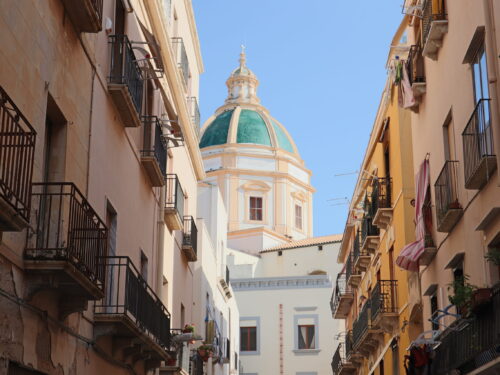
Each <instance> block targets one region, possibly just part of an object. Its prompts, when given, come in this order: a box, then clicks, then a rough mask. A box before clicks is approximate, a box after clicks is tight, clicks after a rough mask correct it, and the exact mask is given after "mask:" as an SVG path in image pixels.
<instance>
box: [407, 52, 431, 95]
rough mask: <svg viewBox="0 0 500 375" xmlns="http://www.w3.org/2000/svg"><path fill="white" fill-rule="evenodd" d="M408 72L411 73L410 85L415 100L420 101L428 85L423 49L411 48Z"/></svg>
mask: <svg viewBox="0 0 500 375" xmlns="http://www.w3.org/2000/svg"><path fill="white" fill-rule="evenodd" d="M408 70H409V72H410V76H409V79H410V84H411V89H412V91H413V96H414V97H415V99H417V100H420V97H421V96H422V95H423V94H425V92H426V90H427V84H426V83H425V68H424V57H423V55H422V47H420V45H418V44H414V45H413V46H411V47H410V52H409V53H408Z"/></svg>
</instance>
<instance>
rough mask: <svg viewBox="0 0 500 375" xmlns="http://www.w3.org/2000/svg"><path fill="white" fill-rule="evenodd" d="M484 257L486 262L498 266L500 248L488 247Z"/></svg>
mask: <svg viewBox="0 0 500 375" xmlns="http://www.w3.org/2000/svg"><path fill="white" fill-rule="evenodd" d="M484 257H485V258H486V260H487V261H488V262H490V263H493V264H494V265H495V266H500V248H498V247H492V248H490V249H489V250H488V252H487V253H486V255H485V256H484Z"/></svg>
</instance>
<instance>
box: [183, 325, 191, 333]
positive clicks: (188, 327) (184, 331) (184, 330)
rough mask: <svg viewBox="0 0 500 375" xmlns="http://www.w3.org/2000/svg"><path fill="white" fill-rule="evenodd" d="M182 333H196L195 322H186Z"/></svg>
mask: <svg viewBox="0 0 500 375" xmlns="http://www.w3.org/2000/svg"><path fill="white" fill-rule="evenodd" d="M182 333H194V324H186V325H185V326H184V328H183V329H182Z"/></svg>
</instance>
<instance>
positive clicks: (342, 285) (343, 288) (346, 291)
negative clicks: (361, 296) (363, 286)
mask: <svg viewBox="0 0 500 375" xmlns="http://www.w3.org/2000/svg"><path fill="white" fill-rule="evenodd" d="M353 301H354V293H353V291H352V289H351V286H350V285H349V284H347V276H346V274H345V273H340V274H338V276H337V282H336V284H335V290H334V291H333V294H332V299H331V301H330V307H331V310H332V316H333V319H345V318H347V315H348V314H349V311H350V310H351V306H352V302H353Z"/></svg>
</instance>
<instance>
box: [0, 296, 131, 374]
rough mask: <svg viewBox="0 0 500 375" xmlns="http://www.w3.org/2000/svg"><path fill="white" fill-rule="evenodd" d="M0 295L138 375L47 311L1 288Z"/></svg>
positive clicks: (116, 364)
mask: <svg viewBox="0 0 500 375" xmlns="http://www.w3.org/2000/svg"><path fill="white" fill-rule="evenodd" d="M0 295H1V296H3V297H5V298H7V299H8V300H10V301H11V302H14V303H16V304H18V305H19V306H23V307H25V308H26V309H28V310H30V311H32V312H34V313H35V314H37V315H39V316H40V317H41V318H42V319H45V320H47V321H49V322H51V323H53V324H54V325H56V326H58V327H59V328H61V329H62V330H63V331H64V332H66V333H67V334H69V335H70V336H73V337H75V338H76V339H78V340H80V341H83V342H84V343H86V344H87V345H88V346H91V347H92V349H94V351H95V352H96V353H97V354H98V355H99V356H100V357H102V358H103V359H104V360H106V361H108V362H109V363H111V364H113V365H115V366H118V367H121V368H124V369H125V370H128V371H129V372H130V373H131V374H132V375H139V374H138V373H137V372H136V371H135V370H134V369H133V368H132V367H131V366H130V365H127V364H125V363H123V362H120V361H118V360H116V359H114V358H113V357H111V356H109V355H108V354H107V353H106V352H105V351H104V350H103V349H102V348H101V347H100V346H99V345H97V343H96V342H95V341H94V340H92V339H89V338H88V337H85V336H82V335H80V334H79V333H77V332H75V331H74V330H72V329H71V328H69V327H68V326H66V325H64V324H62V323H61V322H59V321H58V320H57V319H54V318H52V317H51V316H49V314H47V311H45V310H42V309H39V308H38V307H36V306H33V305H31V304H29V303H28V302H27V301H26V300H24V299H22V298H19V297H17V296H15V295H13V294H10V293H9V292H7V291H6V290H4V289H2V288H0Z"/></svg>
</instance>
